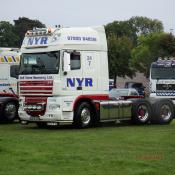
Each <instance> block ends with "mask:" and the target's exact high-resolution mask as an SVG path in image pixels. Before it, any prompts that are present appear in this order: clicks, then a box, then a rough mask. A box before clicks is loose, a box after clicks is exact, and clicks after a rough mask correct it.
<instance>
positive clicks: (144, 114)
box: [138, 104, 149, 122]
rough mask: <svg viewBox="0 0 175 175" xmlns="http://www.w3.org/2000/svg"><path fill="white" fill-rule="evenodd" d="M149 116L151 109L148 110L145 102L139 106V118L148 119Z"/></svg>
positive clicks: (141, 119)
mask: <svg viewBox="0 0 175 175" xmlns="http://www.w3.org/2000/svg"><path fill="white" fill-rule="evenodd" d="M148 117H149V111H148V107H147V106H146V105H144V104H142V105H140V106H139V107H138V118H139V119H140V121H143V122H144V121H146V120H147V119H148Z"/></svg>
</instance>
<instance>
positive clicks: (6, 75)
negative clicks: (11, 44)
mask: <svg viewBox="0 0 175 175" xmlns="http://www.w3.org/2000/svg"><path fill="white" fill-rule="evenodd" d="M19 62H20V52H19V49H17V48H0V122H11V121H13V120H14V119H15V118H17V115H18V112H17V111H18V95H17V79H18V71H19Z"/></svg>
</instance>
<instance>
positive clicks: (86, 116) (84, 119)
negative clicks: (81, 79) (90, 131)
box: [74, 102, 94, 128]
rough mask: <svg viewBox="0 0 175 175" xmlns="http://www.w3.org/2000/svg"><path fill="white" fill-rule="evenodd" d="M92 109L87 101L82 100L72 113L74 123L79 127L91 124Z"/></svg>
mask: <svg viewBox="0 0 175 175" xmlns="http://www.w3.org/2000/svg"><path fill="white" fill-rule="evenodd" d="M93 115H94V113H93V110H92V107H91V105H90V104H89V103H87V102H83V103H81V104H80V105H79V106H78V109H77V110H76V111H75V114H74V124H75V125H76V126H77V127H79V128H87V127H89V126H91V124H92V119H93Z"/></svg>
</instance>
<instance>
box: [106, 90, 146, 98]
mask: <svg viewBox="0 0 175 175" xmlns="http://www.w3.org/2000/svg"><path fill="white" fill-rule="evenodd" d="M109 98H110V99H122V100H127V99H131V98H144V97H143V96H140V95H139V93H138V92H137V91H136V89H133V88H129V89H127V88H123V89H117V88H113V89H111V91H110V92H109Z"/></svg>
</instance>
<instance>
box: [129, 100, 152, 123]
mask: <svg viewBox="0 0 175 175" xmlns="http://www.w3.org/2000/svg"><path fill="white" fill-rule="evenodd" d="M151 115H152V110H151V105H150V103H149V102H148V101H147V100H144V99H141V100H136V101H133V104H132V122H133V123H134V124H146V123H148V122H149V121H150V117H151Z"/></svg>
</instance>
